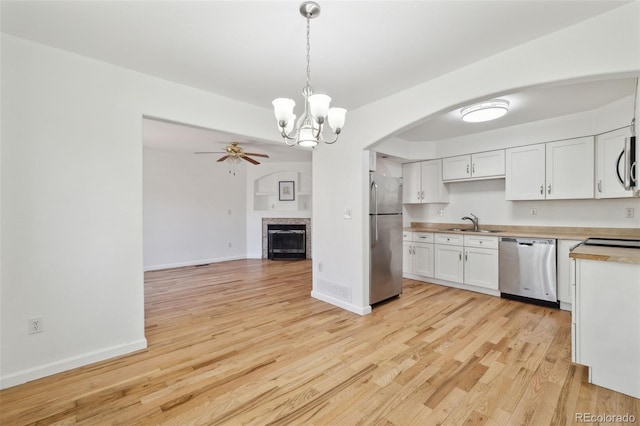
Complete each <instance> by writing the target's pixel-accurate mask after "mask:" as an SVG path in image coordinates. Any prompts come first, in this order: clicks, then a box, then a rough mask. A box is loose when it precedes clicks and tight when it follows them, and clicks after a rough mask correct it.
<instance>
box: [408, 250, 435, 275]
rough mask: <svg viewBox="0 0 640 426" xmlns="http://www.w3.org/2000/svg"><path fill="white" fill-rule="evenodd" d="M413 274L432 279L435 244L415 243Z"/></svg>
mask: <svg viewBox="0 0 640 426" xmlns="http://www.w3.org/2000/svg"><path fill="white" fill-rule="evenodd" d="M414 244H415V246H414V247H415V248H414V255H415V258H414V262H413V274H414V275H419V276H421V277H427V278H431V277H433V274H434V246H433V244H425V243H417V242H414Z"/></svg>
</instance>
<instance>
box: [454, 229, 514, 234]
mask: <svg viewBox="0 0 640 426" xmlns="http://www.w3.org/2000/svg"><path fill="white" fill-rule="evenodd" d="M445 231H456V232H477V233H480V234H493V233H496V232H502V231H501V230H499V229H478V230H477V231H476V230H473V229H463V228H448V229H445Z"/></svg>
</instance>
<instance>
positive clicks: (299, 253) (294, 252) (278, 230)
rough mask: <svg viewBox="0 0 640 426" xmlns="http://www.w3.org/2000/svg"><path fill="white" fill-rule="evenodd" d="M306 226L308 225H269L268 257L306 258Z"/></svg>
mask: <svg viewBox="0 0 640 426" xmlns="http://www.w3.org/2000/svg"><path fill="white" fill-rule="evenodd" d="M306 228H307V227H306V225H292V224H272V225H267V240H268V241H267V258H269V259H273V260H277V259H306V258H307V230H306Z"/></svg>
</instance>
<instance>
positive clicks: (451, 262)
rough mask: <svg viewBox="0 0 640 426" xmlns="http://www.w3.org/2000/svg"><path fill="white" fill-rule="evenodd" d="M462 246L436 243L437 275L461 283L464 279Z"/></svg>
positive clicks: (442, 278)
mask: <svg viewBox="0 0 640 426" xmlns="http://www.w3.org/2000/svg"><path fill="white" fill-rule="evenodd" d="M462 250H463V249H462V246H449V245H444V244H436V245H435V277H436V278H438V279H441V280H446V281H453V282H456V283H461V282H463V281H464V263H463V262H462Z"/></svg>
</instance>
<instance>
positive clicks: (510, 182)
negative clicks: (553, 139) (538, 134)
mask: <svg viewBox="0 0 640 426" xmlns="http://www.w3.org/2000/svg"><path fill="white" fill-rule="evenodd" d="M506 154H507V173H506V174H507V176H506V181H505V196H506V199H507V200H544V194H545V191H544V187H545V146H544V144H540V145H527V146H519V147H517V148H509V149H507V151H506Z"/></svg>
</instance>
